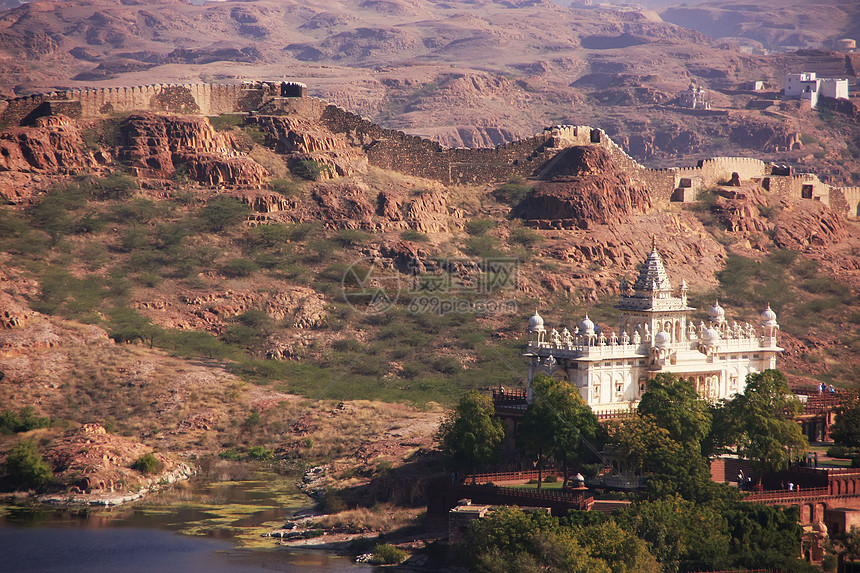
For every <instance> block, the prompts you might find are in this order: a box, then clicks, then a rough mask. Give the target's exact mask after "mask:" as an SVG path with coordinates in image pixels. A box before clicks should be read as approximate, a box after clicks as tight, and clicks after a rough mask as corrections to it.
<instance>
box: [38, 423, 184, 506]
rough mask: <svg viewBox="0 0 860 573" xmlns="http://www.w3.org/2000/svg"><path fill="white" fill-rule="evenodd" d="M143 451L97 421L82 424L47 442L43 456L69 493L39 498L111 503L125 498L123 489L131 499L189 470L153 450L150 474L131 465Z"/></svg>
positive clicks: (133, 441)
mask: <svg viewBox="0 0 860 573" xmlns="http://www.w3.org/2000/svg"><path fill="white" fill-rule="evenodd" d="M147 453H152V448H150V447H149V446H146V445H145V444H142V443H140V442H137V441H135V440H132V439H130V438H125V437H122V436H115V435H113V434H110V433H108V432H107V431H106V430H105V428H104V427H103V426H101V425H100V424H84V425H82V426H81V427H80V428H76V429H74V430H71V431H69V432H67V433H66V434H65V435H64V436H63V437H62V438H60V439H59V440H57V441H56V442H54V443H53V444H51V445H50V447H49V448H48V451H47V453H46V456H45V457H46V460H47V461H48V463H50V464H51V466H53V469H54V472H55V475H56V477H57V479H58V481H59V482H60V483H63V484H65V485H66V486H67V487H68V488H69V491H70V493H71V495H67V496H52V497H49V498H45V499H42V500H40V501H44V502H48V503H51V502H54V503H56V502H63V503H87V504H89V505H116V504H118V503H122V502H123V501H126V499H125V495H123V494H137V495H131V496H130V499H134V498H136V497H139V496H140V495H142V494H143V493H146V492H148V491H150V490H152V489H157V488H158V487H160V486H161V485H166V484H172V483H174V482H176V481H178V480H181V479H187V478H188V477H190V476H191V475H193V474H194V470H193V468H191V467H190V466H188V465H187V464H183V463H181V462H179V461H178V460H177V459H176V458H175V457H174V456H173V455H169V454H162V453H153V455H154V456H155V458H156V459H157V460H158V463H159V464H160V466H161V467H160V469H159V470H158V471H157V472H156V473H153V474H151V475H147V474H143V473H141V472H139V471H137V470H135V469H132V467H131V466H132V465H133V464H134V462H135V461H136V460H137V459H138V458H139V457H141V456H143V455H144V454H147ZM76 494H77V495H76ZM130 499H129V500H130ZM110 500H113V501H110Z"/></svg>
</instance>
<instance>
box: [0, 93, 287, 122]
mask: <svg viewBox="0 0 860 573" xmlns="http://www.w3.org/2000/svg"><path fill="white" fill-rule="evenodd" d="M301 85H302V84H296V83H290V82H271V83H267V82H249V83H244V84H231V85H228V84H208V83H195V84H151V85H146V86H133V87H119V88H95V89H84V90H66V91H58V92H50V93H46V94H34V95H31V96H26V97H20V98H15V99H11V100H6V101H5V102H0V128H6V127H12V126H17V125H25V124H29V123H32V121H33V120H34V119H35V118H36V117H39V116H42V115H48V114H49V113H51V111H53V109H54V108H56V107H60V108H62V110H63V113H64V114H66V115H69V116H71V117H73V118H75V119H90V118H99V117H110V116H111V115H112V114H116V113H126V112H133V111H154V112H167V113H180V114H189V115H195V114H200V115H219V114H222V113H236V112H250V111H255V110H257V109H258V108H259V107H260V106H262V105H263V104H264V103H265V102H266V101H268V100H271V99H273V98H277V97H283V96H284V95H286V94H285V92H288V91H291V89H292V88H293V87H294V86H301Z"/></svg>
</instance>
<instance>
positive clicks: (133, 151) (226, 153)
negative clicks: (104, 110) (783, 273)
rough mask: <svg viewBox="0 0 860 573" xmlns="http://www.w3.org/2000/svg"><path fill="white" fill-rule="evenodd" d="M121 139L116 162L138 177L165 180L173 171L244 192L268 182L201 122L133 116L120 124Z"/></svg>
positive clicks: (228, 142)
mask: <svg viewBox="0 0 860 573" xmlns="http://www.w3.org/2000/svg"><path fill="white" fill-rule="evenodd" d="M122 138H123V141H122V146H121V148H120V153H119V157H120V158H121V159H122V160H124V161H128V162H129V163H130V165H131V168H132V170H133V171H134V172H135V174H136V175H138V176H141V177H153V178H159V179H169V178H171V177H173V176H174V175H175V174H176V173H177V171H179V172H181V173H182V172H184V173H185V174H187V175H188V177H190V178H191V179H193V180H195V181H198V182H200V183H203V184H206V185H212V186H220V185H231V186H232V185H239V186H249V187H260V186H261V185H263V183H264V182H265V181H266V180H267V178H268V173H266V170H265V169H264V168H263V167H262V166H261V165H259V164H258V163H256V162H255V161H254V160H253V159H251V158H249V157H247V156H244V155H242V154H240V153H239V152H238V151H237V150H236V145H235V142H234V141H233V140H232V139H231V138H230V137H229V136H228V135H224V134H220V133H218V132H216V131H215V130H214V129H213V128H212V126H211V125H210V124H209V120H208V119H206V118H204V117H174V116H163V115H155V114H151V113H150V114H135V115H132V116H130V117H129V118H128V119H127V120H126V121H125V122H124V124H123V126H122Z"/></svg>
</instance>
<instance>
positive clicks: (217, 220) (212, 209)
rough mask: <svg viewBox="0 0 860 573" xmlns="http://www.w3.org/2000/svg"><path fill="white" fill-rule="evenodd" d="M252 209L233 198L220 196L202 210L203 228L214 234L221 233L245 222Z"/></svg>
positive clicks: (201, 220) (200, 215)
mask: <svg viewBox="0 0 860 573" xmlns="http://www.w3.org/2000/svg"><path fill="white" fill-rule="evenodd" d="M250 212H251V209H250V208H249V207H248V206H247V205H245V204H244V203H242V202H241V201H239V200H238V199H233V198H232V197H224V196H218V197H215V198H214V199H212V200H211V201H209V202H208V203H207V204H206V206H205V207H203V208H202V209H201V210H200V214H199V217H200V222H201V224H202V225H203V228H204V229H205V230H207V231H209V232H212V233H220V232H222V231H224V230H225V229H226V228H228V227H231V226H233V225H236V224H238V223H240V222H242V221H244V220H245V219H246V218H247V217H248V214H249V213H250Z"/></svg>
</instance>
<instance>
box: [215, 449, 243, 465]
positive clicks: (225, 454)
mask: <svg viewBox="0 0 860 573" xmlns="http://www.w3.org/2000/svg"><path fill="white" fill-rule="evenodd" d="M218 457H219V458H221V459H222V460H230V461H231V462H237V461H239V460H241V459H242V454H240V453H239V452H237V451H236V450H235V449H234V448H227V449H226V450H224V451H222V452H221V453H220V454H218Z"/></svg>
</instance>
